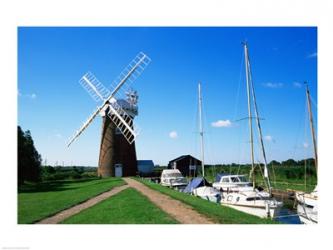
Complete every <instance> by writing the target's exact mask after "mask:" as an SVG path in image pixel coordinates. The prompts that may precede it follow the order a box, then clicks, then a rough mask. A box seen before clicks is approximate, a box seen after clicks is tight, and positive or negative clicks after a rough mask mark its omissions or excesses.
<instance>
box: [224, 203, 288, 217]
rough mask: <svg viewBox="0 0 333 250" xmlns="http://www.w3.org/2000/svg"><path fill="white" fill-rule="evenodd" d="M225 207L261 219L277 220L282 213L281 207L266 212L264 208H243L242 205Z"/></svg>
mask: <svg viewBox="0 0 333 250" xmlns="http://www.w3.org/2000/svg"><path fill="white" fill-rule="evenodd" d="M222 205H223V206H227V207H231V208H233V209H236V210H238V211H241V212H244V213H247V214H251V215H254V216H257V217H260V218H275V217H276V216H277V215H278V214H279V211H280V208H281V207H275V208H270V209H269V210H266V208H262V207H251V206H241V205H230V204H225V203H222Z"/></svg>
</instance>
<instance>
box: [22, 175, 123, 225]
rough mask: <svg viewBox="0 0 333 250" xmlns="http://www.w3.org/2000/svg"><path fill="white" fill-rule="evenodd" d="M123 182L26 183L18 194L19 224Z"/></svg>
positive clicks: (110, 180) (26, 222)
mask: <svg viewBox="0 0 333 250" xmlns="http://www.w3.org/2000/svg"><path fill="white" fill-rule="evenodd" d="M123 184H125V182H124V181H123V180H122V179H120V178H107V179H89V180H75V181H69V180H68V181H50V182H43V183H39V184H26V185H24V186H22V187H20V189H19V193H18V223H19V224H28V223H34V222H36V221H39V220H41V219H43V218H46V217H49V216H51V215H53V214H55V213H57V212H59V211H61V210H64V209H66V208H69V207H71V206H73V205H75V204H78V203H81V202H83V201H85V200H87V199H89V198H91V197H93V196H96V195H98V194H100V193H103V192H105V191H107V190H110V189H112V188H113V187H115V186H120V185H123Z"/></svg>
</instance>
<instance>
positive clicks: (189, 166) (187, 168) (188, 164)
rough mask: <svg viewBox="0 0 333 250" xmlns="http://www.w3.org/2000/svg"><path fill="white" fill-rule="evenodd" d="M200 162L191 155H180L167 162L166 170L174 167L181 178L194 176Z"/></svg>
mask: <svg viewBox="0 0 333 250" xmlns="http://www.w3.org/2000/svg"><path fill="white" fill-rule="evenodd" d="M200 166H201V161H200V160H198V159H197V158H195V157H193V156H191V155H182V156H179V157H178V158H176V159H173V160H171V161H169V164H168V168H174V167H176V168H177V169H179V171H180V172H181V173H182V175H183V176H196V174H197V171H198V168H199V167H200Z"/></svg>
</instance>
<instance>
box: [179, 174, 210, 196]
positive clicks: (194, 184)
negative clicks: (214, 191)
mask: <svg viewBox="0 0 333 250" xmlns="http://www.w3.org/2000/svg"><path fill="white" fill-rule="evenodd" d="M202 186H208V187H211V185H210V183H209V182H208V181H207V180H206V179H205V178H203V177H195V178H193V179H192V180H191V181H190V182H189V183H188V184H187V186H186V188H185V189H184V191H183V192H184V193H192V191H193V189H195V188H198V187H202Z"/></svg>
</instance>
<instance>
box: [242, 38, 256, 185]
mask: <svg viewBox="0 0 333 250" xmlns="http://www.w3.org/2000/svg"><path fill="white" fill-rule="evenodd" d="M243 44H244V56H245V72H246V89H247V108H248V114H249V130H250V148H251V173H252V183H253V188H255V174H254V151H253V128H252V110H251V99H250V74H249V63H248V59H249V58H248V51H247V43H246V42H244V43H243Z"/></svg>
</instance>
